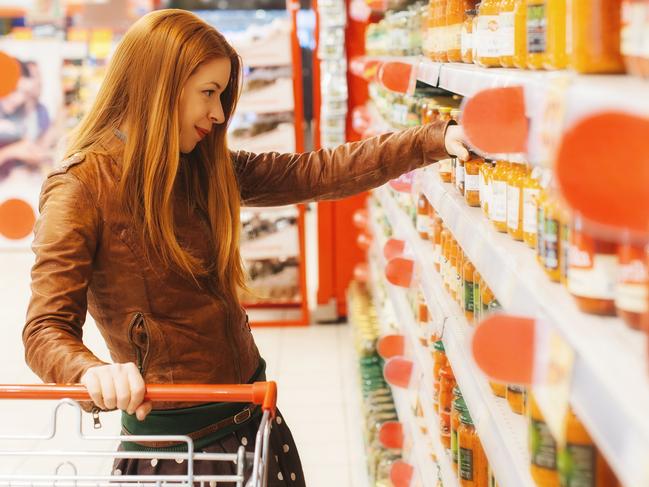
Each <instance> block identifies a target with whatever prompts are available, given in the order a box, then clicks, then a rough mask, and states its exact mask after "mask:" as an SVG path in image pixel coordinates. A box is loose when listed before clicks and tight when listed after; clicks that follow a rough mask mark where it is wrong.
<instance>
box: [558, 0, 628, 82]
mask: <svg viewBox="0 0 649 487" xmlns="http://www.w3.org/2000/svg"><path fill="white" fill-rule="evenodd" d="M621 10H622V9H621V8H620V0H598V1H597V2H593V1H592V0H573V1H572V14H571V18H572V29H571V30H572V39H571V41H572V56H571V66H572V68H573V69H574V70H575V71H577V72H578V73H622V72H624V60H623V58H622V52H621V41H620V39H621V37H620V31H621Z"/></svg>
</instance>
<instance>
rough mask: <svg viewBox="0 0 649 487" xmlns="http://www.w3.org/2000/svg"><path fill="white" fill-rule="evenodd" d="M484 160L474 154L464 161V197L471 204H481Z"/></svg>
mask: <svg viewBox="0 0 649 487" xmlns="http://www.w3.org/2000/svg"><path fill="white" fill-rule="evenodd" d="M483 162H484V161H483V160H482V159H481V158H479V157H477V156H475V155H473V154H472V155H471V157H470V158H469V160H468V161H466V162H465V163H464V199H465V201H466V203H467V204H468V205H469V206H480V166H481V164H482V163H483Z"/></svg>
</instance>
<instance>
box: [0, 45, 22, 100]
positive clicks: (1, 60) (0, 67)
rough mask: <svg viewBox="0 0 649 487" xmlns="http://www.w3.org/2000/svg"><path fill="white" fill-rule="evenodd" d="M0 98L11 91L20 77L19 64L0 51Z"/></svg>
mask: <svg viewBox="0 0 649 487" xmlns="http://www.w3.org/2000/svg"><path fill="white" fill-rule="evenodd" d="M0 73H2V76H0V98H2V97H4V96H7V95H8V94H9V93H11V92H13V91H14V90H15V89H16V87H17V86H18V80H19V79H20V64H19V63H18V61H17V60H16V59H14V58H13V57H11V56H8V55H7V54H5V53H4V52H2V51H0Z"/></svg>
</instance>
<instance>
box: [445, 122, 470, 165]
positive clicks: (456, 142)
mask: <svg viewBox="0 0 649 487" xmlns="http://www.w3.org/2000/svg"><path fill="white" fill-rule="evenodd" d="M444 146H445V147H446V152H448V153H449V155H451V156H455V157H457V158H458V159H460V160H462V161H468V160H469V151H468V149H467V148H466V144H465V138H464V130H463V129H462V126H461V125H450V126H449V127H447V129H446V135H445V136H444Z"/></svg>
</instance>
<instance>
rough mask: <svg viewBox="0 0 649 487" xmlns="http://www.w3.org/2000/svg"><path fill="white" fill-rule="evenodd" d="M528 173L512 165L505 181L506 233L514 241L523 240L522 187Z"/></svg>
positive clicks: (522, 167)
mask: <svg viewBox="0 0 649 487" xmlns="http://www.w3.org/2000/svg"><path fill="white" fill-rule="evenodd" d="M527 175H528V172H527V169H526V168H525V166H523V165H521V164H512V170H511V172H510V173H509V180H508V181H507V233H509V235H510V237H512V238H513V239H514V240H520V241H522V240H523V187H524V184H525V179H526V178H527Z"/></svg>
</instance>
